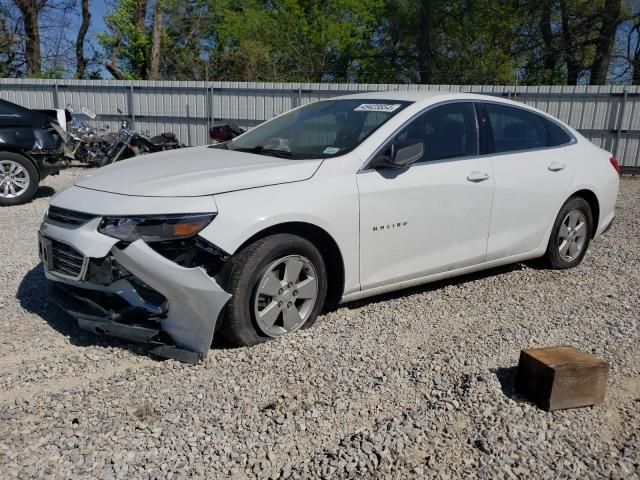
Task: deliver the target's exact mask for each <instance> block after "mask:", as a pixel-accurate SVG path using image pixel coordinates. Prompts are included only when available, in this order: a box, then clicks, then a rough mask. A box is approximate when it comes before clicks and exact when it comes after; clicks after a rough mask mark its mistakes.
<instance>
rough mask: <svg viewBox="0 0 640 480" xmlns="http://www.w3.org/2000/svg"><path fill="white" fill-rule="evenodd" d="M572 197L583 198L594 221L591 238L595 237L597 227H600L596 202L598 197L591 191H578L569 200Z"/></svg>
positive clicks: (598, 206) (598, 209)
mask: <svg viewBox="0 0 640 480" xmlns="http://www.w3.org/2000/svg"><path fill="white" fill-rule="evenodd" d="M573 197H581V198H584V199H585V200H586V201H587V203H588V204H589V206H590V207H591V212H593V220H594V221H595V225H594V228H593V232H591V236H592V237H593V236H595V234H596V231H597V230H598V225H600V203H599V202H598V197H596V194H595V193H593V192H592V191H591V190H579V191H577V192H576V193H574V194H573V195H571V198H573Z"/></svg>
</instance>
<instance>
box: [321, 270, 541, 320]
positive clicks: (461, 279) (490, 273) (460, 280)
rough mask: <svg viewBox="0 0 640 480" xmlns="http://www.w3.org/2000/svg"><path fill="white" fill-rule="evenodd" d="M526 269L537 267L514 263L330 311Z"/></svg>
mask: <svg viewBox="0 0 640 480" xmlns="http://www.w3.org/2000/svg"><path fill="white" fill-rule="evenodd" d="M526 268H535V267H533V266H532V264H530V262H526V263H513V264H509V265H504V266H501V267H495V268H491V269H488V270H482V271H480V272H474V273H469V274H466V275H461V276H459V277H453V278H448V279H445V280H438V281H435V282H431V283H426V284H423V285H417V286H415V287H407V288H403V289H401V290H396V291H393V292H389V293H382V294H379V295H375V296H372V297H367V298H363V299H361V300H354V301H351V302H346V303H344V304H341V305H337V306H336V307H334V308H333V309H331V310H330V311H333V310H338V309H339V308H348V309H352V310H354V309H359V308H362V307H365V306H368V305H375V304H377V303H381V302H386V301H388V300H394V299H397V298H402V297H408V296H411V295H418V294H421V293H426V292H432V291H434V290H440V289H442V288H444V287H448V286H450V285H464V284H465V283H470V282H475V281H477V280H482V279H484V278H488V277H495V276H497V275H504V274H506V273H511V272H516V271H519V270H524V269H526Z"/></svg>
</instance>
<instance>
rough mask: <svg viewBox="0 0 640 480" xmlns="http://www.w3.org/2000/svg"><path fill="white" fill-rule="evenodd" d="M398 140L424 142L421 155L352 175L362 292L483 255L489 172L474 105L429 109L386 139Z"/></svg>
mask: <svg viewBox="0 0 640 480" xmlns="http://www.w3.org/2000/svg"><path fill="white" fill-rule="evenodd" d="M397 140H417V141H419V140H422V141H423V142H424V155H423V157H422V159H420V160H418V162H416V163H414V164H413V165H411V166H410V167H408V168H404V169H390V168H383V169H375V170H372V169H369V170H364V171H362V172H360V173H359V174H358V175H357V181H358V189H359V194H360V278H361V284H362V289H363V290H364V289H370V288H375V287H378V286H382V285H386V284H391V283H396V282H401V281H404V280H411V279H414V278H418V277H423V276H427V275H431V274H436V273H440V272H444V271H447V270H452V269H456V268H461V267H466V266H470V265H474V264H478V263H481V262H483V261H484V258H485V254H486V248H487V236H488V231H489V219H490V216H491V203H492V196H493V178H492V177H493V173H492V167H491V160H490V158H488V157H480V156H479V155H478V128H477V121H476V115H475V110H474V106H473V104H471V103H469V102H451V103H446V104H443V105H440V106H435V107H431V108H430V109H428V110H427V111H425V112H424V113H422V114H421V115H420V116H418V117H417V118H416V119H414V120H412V121H411V122H410V123H409V124H407V125H406V126H405V127H403V129H402V130H400V132H399V133H397V134H396V135H394V137H393V138H392V139H390V144H391V143H392V142H393V141H397ZM385 148H386V147H385ZM382 153H384V149H383V152H382Z"/></svg>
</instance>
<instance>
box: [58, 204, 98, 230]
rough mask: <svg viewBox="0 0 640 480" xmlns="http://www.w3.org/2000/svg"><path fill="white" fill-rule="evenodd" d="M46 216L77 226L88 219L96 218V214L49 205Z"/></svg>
mask: <svg viewBox="0 0 640 480" xmlns="http://www.w3.org/2000/svg"><path fill="white" fill-rule="evenodd" d="M47 218H48V219H49V220H53V221H54V222H57V223H64V224H65V225H73V226H75V227H78V226H80V225H84V224H85V223H87V222H88V221H90V220H93V219H94V218H96V215H91V214H90V213H83V212H76V211H75V210H67V209H66V208H60V207H53V206H51V207H49V211H48V212H47Z"/></svg>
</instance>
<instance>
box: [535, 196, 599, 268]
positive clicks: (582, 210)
mask: <svg viewBox="0 0 640 480" xmlns="http://www.w3.org/2000/svg"><path fill="white" fill-rule="evenodd" d="M592 232H593V214H592V212H591V207H590V206H589V203H588V202H587V201H586V200H585V199H584V198H581V197H573V198H570V199H569V200H567V202H566V203H565V204H564V205H563V206H562V208H561V209H560V213H558V216H557V217H556V221H555V223H554V224H553V229H552V230H551V236H550V237H549V244H548V245H547V251H546V253H545V256H544V260H545V263H546V264H547V265H548V266H550V267H551V268H554V269H565V268H573V267H577V266H578V265H579V264H580V262H581V261H582V257H584V254H585V253H586V251H587V248H588V247H589V242H590V240H591V236H592V235H591V234H592Z"/></svg>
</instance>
